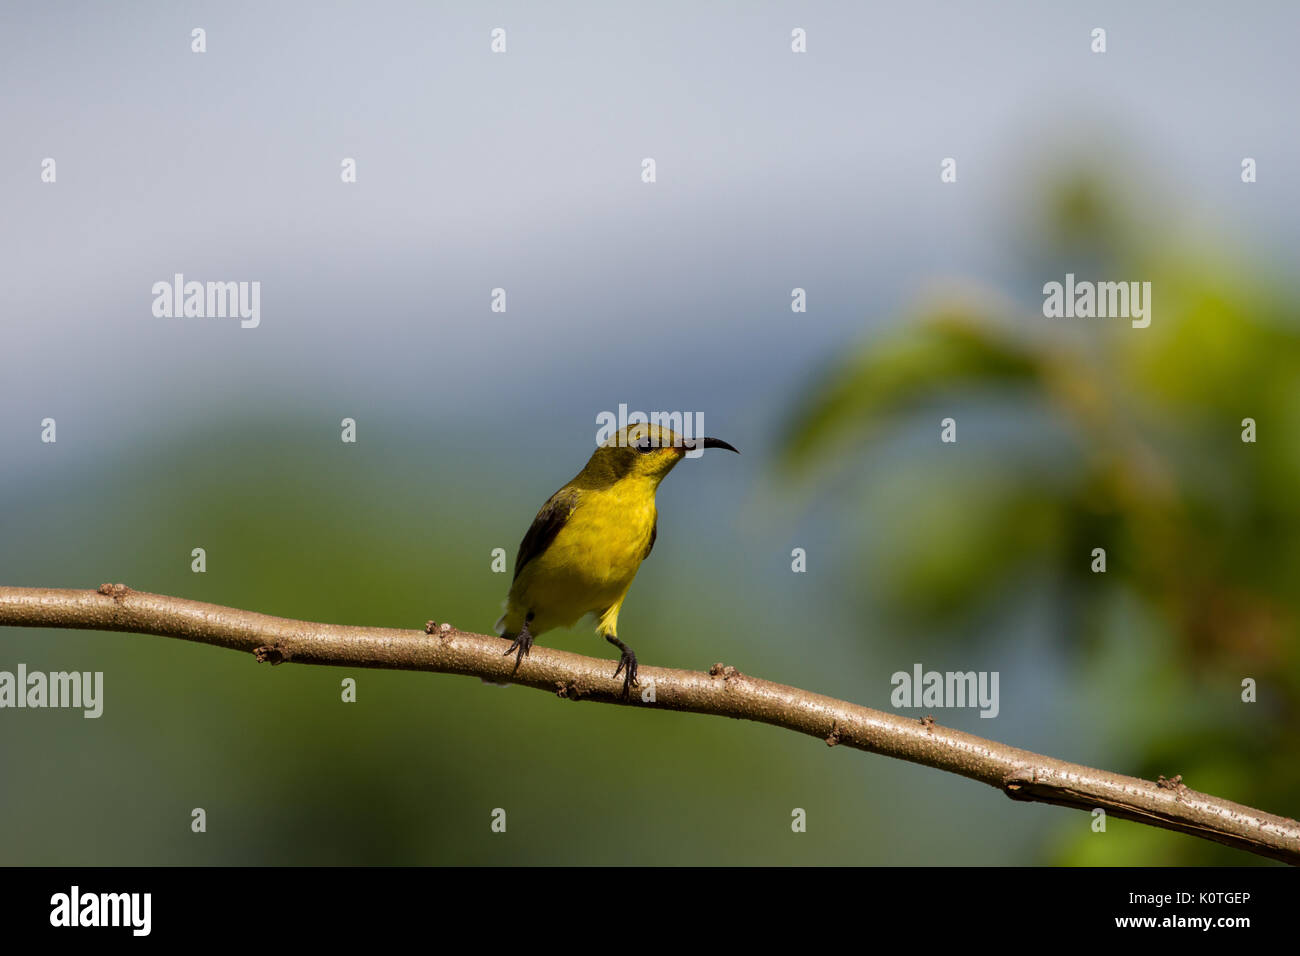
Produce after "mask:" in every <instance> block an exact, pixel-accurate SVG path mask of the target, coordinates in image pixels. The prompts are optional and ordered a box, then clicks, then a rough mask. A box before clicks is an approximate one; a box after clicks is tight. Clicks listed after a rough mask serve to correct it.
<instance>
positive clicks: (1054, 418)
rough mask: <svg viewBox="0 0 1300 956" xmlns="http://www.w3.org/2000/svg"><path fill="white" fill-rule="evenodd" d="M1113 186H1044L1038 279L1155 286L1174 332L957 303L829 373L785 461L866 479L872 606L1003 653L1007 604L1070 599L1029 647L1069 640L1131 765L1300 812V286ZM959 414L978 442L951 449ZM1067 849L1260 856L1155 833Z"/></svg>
mask: <svg viewBox="0 0 1300 956" xmlns="http://www.w3.org/2000/svg"><path fill="white" fill-rule="evenodd" d="M1107 181H1108V180H1107V177H1106V176H1104V175H1102V174H1100V173H1099V172H1097V171H1096V170H1089V169H1081V170H1075V171H1072V172H1068V173H1065V174H1063V175H1062V176H1061V178H1060V179H1058V180H1057V181H1055V182H1052V183H1049V184H1048V186H1047V188H1046V190H1045V192H1043V193H1042V194H1035V201H1034V205H1033V208H1034V209H1036V210H1039V211H1040V217H1039V219H1038V220H1037V222H1036V224H1035V229H1034V230H1032V231H1031V232H1030V239H1031V244H1030V246H1029V247H1027V248H1026V250H1024V251H1025V254H1026V255H1025V258H1026V260H1027V261H1030V262H1031V263H1032V268H1031V269H1030V270H1027V271H1028V272H1029V273H1030V274H1031V275H1032V276H1033V277H1034V278H1033V279H1032V280H1031V282H1030V283H1029V285H1030V288H1031V289H1032V288H1034V287H1035V286H1037V285H1040V284H1041V283H1042V282H1045V281H1052V280H1056V281H1062V280H1063V279H1064V276H1065V274H1066V272H1074V273H1076V274H1077V277H1078V279H1080V280H1085V279H1087V280H1096V281H1101V280H1116V281H1131V280H1139V281H1149V282H1151V285H1152V303H1153V312H1152V316H1153V317H1152V322H1151V325H1150V327H1148V328H1142V329H1139V328H1133V327H1131V325H1130V323H1129V322H1128V321H1127V320H1126V319H1122V318H1108V319H1107V318H1091V319H1084V318H1071V319H1055V318H1044V317H1043V315H1042V313H1041V311H1036V306H1041V300H1040V301H1039V302H1038V303H1036V304H1034V305H1028V306H1020V305H1014V304H1011V303H1009V302H1004V301H1000V300H999V299H997V298H996V297H994V296H992V295H986V294H969V293H967V294H962V295H959V296H953V297H949V298H946V299H945V300H942V301H938V302H935V303H933V304H931V305H928V306H926V307H925V308H923V309H921V310H920V311H919V312H918V314H916V315H914V316H912V317H909V318H908V319H907V320H905V321H903V322H901V323H897V324H894V325H891V326H890V327H889V329H888V331H886V332H883V333H882V334H880V335H878V336H876V337H873V338H872V339H871V340H870V341H868V342H865V343H864V344H862V345H861V346H860V347H859V348H858V349H857V350H856V351H854V352H853V353H852V354H850V355H848V356H847V357H846V358H843V359H840V360H837V361H836V362H835V363H833V365H832V366H831V367H829V368H827V369H825V370H823V371H822V372H821V374H819V376H818V377H817V379H816V380H815V381H814V383H813V384H812V385H810V387H809V390H808V393H807V395H806V398H805V400H804V401H803V402H802V403H801V404H800V406H799V407H798V409H797V410H796V411H795V412H794V414H793V415H792V417H791V421H790V422H789V423H788V425H787V432H788V433H789V434H790V435H792V436H793V437H792V440H791V441H789V442H788V443H787V444H786V446H785V453H784V455H783V457H782V468H783V471H784V473H785V474H786V475H787V476H788V477H791V478H808V477H809V476H811V475H813V474H815V473H816V472H817V471H818V470H819V469H820V470H821V471H822V472H826V471H830V472H835V471H838V472H841V474H840V476H839V485H838V487H837V488H836V490H834V491H833V494H835V495H836V499H835V500H836V502H837V506H838V507H841V508H844V509H846V510H851V509H855V508H856V509H860V510H861V511H863V512H864V514H865V521H864V525H865V527H867V528H869V535H868V536H867V537H865V538H864V540H863V541H862V543H861V550H860V557H861V560H859V561H857V562H855V563H854V565H853V566H854V567H855V568H857V569H858V574H857V575H856V576H854V577H852V578H850V579H849V581H848V582H846V583H848V584H850V585H851V589H852V591H854V592H856V593H858V594H860V595H862V598H861V600H862V602H863V607H862V613H864V614H879V613H881V612H882V611H884V612H886V613H888V614H889V615H890V616H891V618H892V620H893V621H894V622H895V625H896V626H897V627H898V628H900V630H901V632H902V633H903V634H904V635H906V636H908V637H910V638H911V639H913V640H915V641H917V642H920V643H921V645H922V646H925V644H926V642H929V643H930V644H931V645H932V644H933V642H934V641H935V640H936V636H935V635H936V634H942V633H944V632H945V629H954V630H956V631H958V632H961V633H964V634H966V635H967V636H968V639H969V640H970V641H972V642H973V643H974V644H975V645H979V644H980V642H981V641H985V642H986V641H987V638H988V636H989V635H988V634H987V632H981V627H985V628H987V627H988V626H989V625H988V622H989V621H990V620H991V619H996V616H997V612H998V609H999V608H1005V607H1007V606H1008V605H1017V604H1021V603H1027V602H1032V601H1033V600H1035V598H1045V604H1046V606H1048V607H1050V608H1051V612H1050V614H1049V616H1048V618H1047V622H1046V623H1047V625H1048V629H1047V630H1046V631H1044V632H1043V633H1040V634H1037V635H1036V636H1032V637H1026V638H1025V639H1026V640H1030V641H1042V642H1059V643H1060V645H1061V646H1062V649H1063V650H1064V652H1065V653H1067V654H1068V655H1069V659H1070V660H1071V662H1072V664H1071V666H1072V667H1073V668H1075V669H1076V671H1077V673H1078V674H1079V675H1080V680H1081V681H1083V682H1085V683H1090V684H1091V685H1092V686H1094V687H1095V688H1096V689H1097V690H1098V691H1099V693H1098V695H1097V696H1096V697H1095V698H1094V699H1095V700H1096V702H1097V703H1098V704H1101V705H1102V706H1103V707H1104V708H1105V711H1106V712H1105V713H1097V714H1095V721H1096V731H1097V732H1098V733H1104V734H1120V735H1123V737H1124V739H1125V741H1126V744H1127V747H1128V748H1129V749H1130V750H1131V752H1132V759H1131V760H1130V762H1128V763H1126V764H1123V765H1118V766H1115V765H1112V766H1110V767H1109V769H1112V770H1118V771H1122V772H1130V773H1136V774H1140V775H1143V776H1146V777H1148V778H1152V779H1154V778H1155V777H1156V776H1157V775H1158V774H1161V773H1163V774H1165V775H1167V776H1173V775H1174V774H1175V773H1181V774H1183V777H1184V782H1186V783H1187V784H1188V785H1189V786H1191V787H1193V788H1194V789H1200V790H1204V791H1208V792H1212V793H1216V794H1218V795H1221V796H1225V797H1228V798H1231V799H1234V800H1238V801H1241V802H1243V803H1246V804H1249V805H1252V806H1257V807H1260V808H1263V809H1267V810H1270V811H1273V812H1276V813H1280V814H1283V815H1287V816H1300V759H1298V758H1300V642H1298V640H1297V639H1298V637H1300V628H1298V626H1297V622H1298V621H1300V586H1298V582H1300V495H1297V489H1300V298H1297V295H1296V292H1295V290H1294V289H1287V288H1286V287H1285V286H1283V285H1281V284H1280V283H1279V282H1278V281H1277V280H1272V279H1269V278H1267V277H1266V276H1262V275H1259V274H1257V273H1256V272H1255V271H1254V270H1252V269H1250V268H1248V267H1247V266H1246V265H1245V264H1243V263H1241V262H1239V261H1236V260H1235V259H1234V257H1233V256H1232V255H1231V254H1230V253H1229V252H1228V251H1227V250H1222V249H1220V250H1209V251H1207V250H1206V249H1205V248H1203V247H1200V246H1198V245H1197V244H1196V243H1195V242H1194V241H1192V240H1190V239H1188V238H1185V237H1184V235H1183V234H1182V233H1181V232H1180V223H1179V222H1178V218H1177V215H1176V214H1173V213H1170V212H1169V211H1168V210H1152V209H1151V208H1150V207H1149V206H1143V205H1142V204H1141V201H1140V200H1136V199H1134V198H1133V197H1132V196H1127V197H1125V198H1124V200H1122V201H1121V200H1120V199H1119V198H1117V197H1116V196H1115V195H1114V194H1113V193H1111V192H1108V191H1107V186H1106V184H1107ZM1125 203H1130V204H1132V203H1137V204H1138V205H1137V208H1134V206H1133V205H1126V204H1125ZM1151 222H1160V223H1162V228H1161V229H1158V230H1153V229H1151V228H1149V227H1139V225H1138V223H1151ZM1081 264H1083V265H1082V266H1081ZM1025 298H1029V299H1032V293H1031V294H1030V295H1029V296H1026V297H1025ZM948 416H952V417H953V418H955V419H956V420H957V422H958V428H959V432H958V441H957V443H956V444H954V445H941V444H940V443H939V422H940V419H941V418H946V417H948ZM1246 418H1251V419H1253V420H1254V421H1255V423H1256V425H1257V429H1258V439H1257V441H1256V442H1255V443H1253V444H1252V443H1247V442H1243V441H1242V432H1243V419H1246ZM900 433H908V434H910V435H911V436H912V444H911V445H910V446H908V448H907V449H906V451H905V453H899V452H898V450H897V448H898V444H899V442H900V439H899V437H898V436H899V435H900ZM917 434H924V435H925V436H927V437H929V436H933V441H932V442H930V443H923V442H917V441H916V440H915V436H916V435H917ZM891 442H892V444H891ZM877 458H879V459H883V460H884V461H885V462H887V469H886V467H883V466H882V467H876V468H875V469H874V470H872V462H873V459H877ZM850 466H852V467H854V468H856V469H858V471H857V474H858V475H859V476H860V479H859V480H857V481H853V480H851V479H849V480H845V479H844V476H843V474H842V472H844V471H846V470H847V469H848V468H849V467H850ZM821 480H823V481H827V480H828V479H827V477H826V476H825V475H823V477H822V478H821ZM1094 548H1104V549H1105V552H1106V560H1107V565H1106V571H1105V573H1104V574H1098V573H1094V572H1093V570H1092V562H1093V558H1092V550H1093V549H1094ZM990 615H992V616H993V617H992V618H990ZM1245 678H1252V679H1254V680H1255V681H1256V682H1257V684H1258V696H1259V699H1258V702H1257V703H1254V704H1245V703H1242V702H1241V700H1240V697H1241V693H1242V681H1243V679H1245ZM1015 692H1016V691H1015V688H1014V687H1013V686H1008V685H1007V684H1005V683H1004V684H1003V695H1004V698H1005V697H1006V696H1008V695H1010V694H1012V693H1015ZM1056 755H1057V756H1066V755H1065V754H1060V753H1058V754H1056ZM1112 826H1113V824H1112ZM1160 847H1167V852H1164V853H1161V852H1160V851H1159V850H1158V849H1157V848H1160ZM1050 858H1051V859H1055V860H1057V861H1060V862H1086V863H1111V864H1114V863H1145V862H1175V863H1193V862H1211V861H1219V862H1229V861H1230V862H1235V863H1241V862H1244V860H1245V857H1244V856H1243V855H1242V854H1237V853H1234V852H1232V851H1228V850H1224V849H1221V848H1218V847H1216V846H1213V845H1211V844H1208V843H1203V842H1200V841H1195V840H1183V841H1180V842H1177V843H1168V842H1167V841H1166V840H1165V838H1164V837H1163V836H1162V835H1160V834H1157V833H1154V832H1150V833H1144V834H1141V835H1138V836H1136V837H1134V838H1131V839H1125V840H1098V839H1090V838H1089V836H1088V835H1078V836H1076V837H1074V838H1070V839H1062V840H1061V841H1060V844H1059V851H1058V852H1056V853H1055V854H1054V855H1052V856H1051V857H1050Z"/></svg>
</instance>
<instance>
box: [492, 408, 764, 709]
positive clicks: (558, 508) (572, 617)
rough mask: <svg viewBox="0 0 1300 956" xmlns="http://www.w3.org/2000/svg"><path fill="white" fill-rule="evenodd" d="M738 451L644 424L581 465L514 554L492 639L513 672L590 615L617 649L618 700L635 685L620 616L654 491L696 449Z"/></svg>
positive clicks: (651, 515)
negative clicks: (538, 644) (560, 631)
mask: <svg viewBox="0 0 1300 956" xmlns="http://www.w3.org/2000/svg"><path fill="white" fill-rule="evenodd" d="M697 447H703V448H725V449H727V450H728V451H733V452H736V454H740V452H739V451H736V449H735V448H734V447H733V446H731V445H729V444H728V443H727V442H725V441H722V440H721V439H720V438H702V439H701V438H694V439H692V438H681V437H680V436H678V435H677V433H676V432H674V431H672V430H671V429H669V428H664V427H661V426H659V425H655V424H650V423H646V422H641V423H638V424H633V425H627V426H625V427H624V428H621V429H620V430H619V431H618V432H617V433H616V434H615V435H614V436H613V437H612V438H610V439H609V440H608V441H606V442H605V443H604V444H603V445H601V446H600V447H598V448H597V449H596V451H595V453H594V454H592V456H591V460H590V461H588V462H587V466H586V467H585V468H583V469H582V471H580V472H578V474H577V476H576V477H575V478H574V479H573V480H572V481H570V482H569V483H568V484H566V485H565V486H564V487H563V488H561V489H560V490H559V491H557V492H556V493H555V494H553V495H551V497H550V498H548V499H547V500H546V504H544V505H542V509H541V510H540V511H538V512H537V517H536V518H534V519H533V523H532V526H531V527H530V528H529V529H528V533H527V534H525V535H524V540H523V541H522V542H521V543H520V545H519V554H518V556H517V557H516V558H515V576H514V581H513V583H512V584H511V585H510V595H509V597H507V598H506V612H505V614H503V615H501V619H500V620H499V621H497V623H496V631H497V633H498V634H500V635H501V636H502V637H505V638H507V639H509V640H510V641H511V642H512V643H511V645H510V648H509V649H508V650H507V651H506V652H505V653H506V654H514V655H515V668H514V669H515V670H516V671H518V670H519V665H520V664H521V663H522V662H523V659H524V658H525V657H527V656H528V652H529V650H531V648H532V646H533V639H534V638H536V637H538V636H540V635H542V634H544V633H545V632H547V631H549V630H551V629H552V628H555V627H572V626H573V625H574V624H576V623H577V622H578V620H579V619H580V618H582V617H583V616H584V615H587V614H593V615H595V620H596V633H598V634H599V635H601V636H602V637H604V638H605V640H607V641H609V642H610V643H611V644H613V645H614V646H615V647H617V648H618V650H619V659H618V667H617V669H615V671H614V676H615V677H616V678H617V677H618V675H619V674H620V673H621V674H623V696H624V697H627V696H628V694H629V692H630V689H631V687H632V686H633V685H635V684H636V683H637V674H636V672H637V664H636V654H634V653H633V652H632V648H630V647H628V646H627V645H626V644H624V643H623V642H622V641H620V640H619V639H618V612H619V609H620V608H621V607H622V606H623V600H624V599H625V598H626V597H627V592H628V589H629V588H630V587H631V586H632V579H633V578H635V577H636V572H637V569H638V568H640V567H641V562H642V561H644V560H645V559H646V558H647V557H649V555H650V550H651V549H652V548H653V547H654V546H655V535H656V532H657V524H658V517H659V513H658V511H657V510H656V509H655V491H656V490H657V489H658V487H659V482H661V481H663V480H664V477H665V476H666V475H667V474H668V472H670V471H672V470H673V468H674V467H675V466H676V465H677V463H678V462H679V461H681V460H682V459H683V458H684V457H686V453H687V452H688V451H691V450H692V449H694V448H697Z"/></svg>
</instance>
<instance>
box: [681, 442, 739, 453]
mask: <svg viewBox="0 0 1300 956" xmlns="http://www.w3.org/2000/svg"><path fill="white" fill-rule="evenodd" d="M686 444H687V446H688V447H691V448H694V447H695V442H693V441H689V442H687V443H686ZM704 447H705V448H725V449H727V451H734V452H735V453H736V454H737V455H739V454H740V449H739V448H737V447H736V446H735V445H732V444H731V443H730V442H725V441H723V440H722V439H721V438H706V439H704Z"/></svg>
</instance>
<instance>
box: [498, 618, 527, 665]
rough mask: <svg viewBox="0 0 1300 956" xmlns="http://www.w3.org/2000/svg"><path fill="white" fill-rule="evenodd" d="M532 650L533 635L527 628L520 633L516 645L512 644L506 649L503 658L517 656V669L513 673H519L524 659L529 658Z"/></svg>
mask: <svg viewBox="0 0 1300 956" xmlns="http://www.w3.org/2000/svg"><path fill="white" fill-rule="evenodd" d="M532 649H533V635H531V634H529V633H528V628H527V627H525V628H524V629H523V630H522V631H520V632H519V636H518V637H516V638H515V641H514V643H513V644H511V645H510V646H509V647H508V648H507V649H506V652H505V653H504V654H502V655H501V656H502V657H509V656H510V655H511V654H514V655H515V669H514V671H512V673H517V672H518V671H519V665H520V664H522V663H523V661H524V658H525V657H527V656H528V652H529V651H531V650H532Z"/></svg>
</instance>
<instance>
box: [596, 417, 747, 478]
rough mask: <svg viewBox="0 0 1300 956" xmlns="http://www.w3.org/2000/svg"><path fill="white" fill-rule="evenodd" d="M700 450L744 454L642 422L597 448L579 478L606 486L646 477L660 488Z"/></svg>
mask: <svg viewBox="0 0 1300 956" xmlns="http://www.w3.org/2000/svg"><path fill="white" fill-rule="evenodd" d="M697 448H700V449H703V448H725V449H727V450H728V451H734V452H736V454H738V455H739V454H740V452H739V451H736V449H735V448H734V447H732V446H731V445H730V444H728V443H727V442H725V441H723V440H722V439H721V438H682V437H681V436H680V435H678V434H677V433H676V432H675V431H673V430H672V429H671V428H665V427H663V426H661V425H655V424H652V423H648V422H639V423H637V424H635V425H627V426H624V427H623V428H620V429H619V430H618V431H617V432H616V433H615V434H614V435H613V437H611V438H610V439H609V440H608V441H607V442H605V443H604V444H603V445H601V446H600V447H599V448H597V449H596V451H595V453H594V454H593V455H592V456H591V460H590V461H589V462H587V467H586V468H584V469H583V470H582V475H581V476H579V477H584V476H585V477H586V478H588V479H590V480H592V481H594V482H599V483H604V484H607V483H611V482H614V481H621V480H624V479H629V478H631V479H636V478H642V479H646V480H649V481H651V482H652V483H654V484H656V485H657V484H658V483H659V482H660V481H662V480H663V478H664V476H665V475H667V474H668V472H670V471H672V470H673V468H674V467H675V466H676V465H677V463H678V462H679V461H681V460H682V459H683V458H685V457H686V455H687V453H688V452H691V451H694V450H695V449H697Z"/></svg>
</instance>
